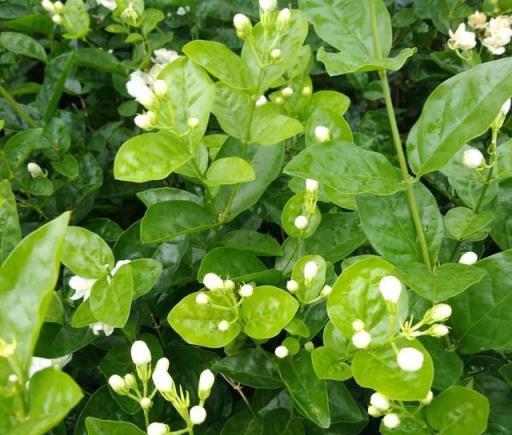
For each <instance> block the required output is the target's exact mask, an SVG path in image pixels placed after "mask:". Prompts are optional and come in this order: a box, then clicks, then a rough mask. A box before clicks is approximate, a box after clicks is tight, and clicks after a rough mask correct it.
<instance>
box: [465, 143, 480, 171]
mask: <svg viewBox="0 0 512 435" xmlns="http://www.w3.org/2000/svg"><path fill="white" fill-rule="evenodd" d="M462 163H464V165H465V166H467V167H468V168H471V169H477V168H479V167H480V166H482V165H483V164H484V163H485V157H484V155H483V154H482V152H481V151H480V150H478V149H476V148H470V149H468V150H466V151H464V154H463V155H462Z"/></svg>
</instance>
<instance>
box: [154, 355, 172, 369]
mask: <svg viewBox="0 0 512 435" xmlns="http://www.w3.org/2000/svg"><path fill="white" fill-rule="evenodd" d="M167 370H169V360H168V359H167V358H160V359H159V360H158V361H157V362H156V365H155V372H157V371H164V372H166V371H167Z"/></svg>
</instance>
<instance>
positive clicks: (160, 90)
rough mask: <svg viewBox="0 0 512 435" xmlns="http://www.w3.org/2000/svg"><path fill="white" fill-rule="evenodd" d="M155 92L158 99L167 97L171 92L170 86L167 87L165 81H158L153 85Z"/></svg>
mask: <svg viewBox="0 0 512 435" xmlns="http://www.w3.org/2000/svg"><path fill="white" fill-rule="evenodd" d="M153 90H154V91H155V94H156V95H157V96H158V97H165V96H166V95H167V92H169V86H167V83H166V82H165V80H157V81H156V82H155V84H154V85H153Z"/></svg>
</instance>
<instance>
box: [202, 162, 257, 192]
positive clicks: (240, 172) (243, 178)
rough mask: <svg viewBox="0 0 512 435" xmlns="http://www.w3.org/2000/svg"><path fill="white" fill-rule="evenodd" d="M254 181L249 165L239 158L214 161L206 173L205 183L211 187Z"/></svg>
mask: <svg viewBox="0 0 512 435" xmlns="http://www.w3.org/2000/svg"><path fill="white" fill-rule="evenodd" d="M255 179H256V173H255V172H254V169H253V167H252V166H251V164H250V163H249V162H247V161H246V160H244V159H241V158H239V157H226V158H223V159H218V160H215V161H214V162H213V163H212V164H211V165H210V167H209V168H208V172H207V173H206V183H207V184H208V186H211V187H215V186H225V185H229V184H242V183H248V182H250V181H254V180H255Z"/></svg>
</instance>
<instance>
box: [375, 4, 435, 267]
mask: <svg viewBox="0 0 512 435" xmlns="http://www.w3.org/2000/svg"><path fill="white" fill-rule="evenodd" d="M370 15H371V20H372V32H373V42H374V47H375V56H376V57H377V59H378V60H382V53H381V48H380V41H379V34H378V26H377V16H376V14H375V0H371V1H370ZM379 78H380V82H381V86H382V92H383V94H384V100H385V102H386V111H387V113H388V118H389V125H390V127H391V133H392V136H393V143H394V144H395V149H396V153H397V156H398V161H399V163H400V170H401V171H402V178H403V180H404V182H405V183H406V184H407V202H408V203H409V210H410V212H411V216H412V220H413V222H414V227H415V228H416V233H417V235H418V240H419V244H420V250H421V255H422V258H423V262H424V263H425V266H427V268H428V269H429V270H432V262H431V260H430V254H429V250H428V244H427V239H426V237H425V233H424V232H423V227H422V225H421V217H420V213H419V211H418V205H417V203H416V198H415V197H414V188H413V184H412V183H411V176H410V174H409V170H408V168H407V160H406V158H405V153H404V149H403V147H402V139H401V138H400V132H399V130H398V124H397V121H396V116H395V110H394V108H393V101H392V99H391V91H390V89H389V83H388V78H387V73H386V70H385V69H384V70H381V71H379Z"/></svg>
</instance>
